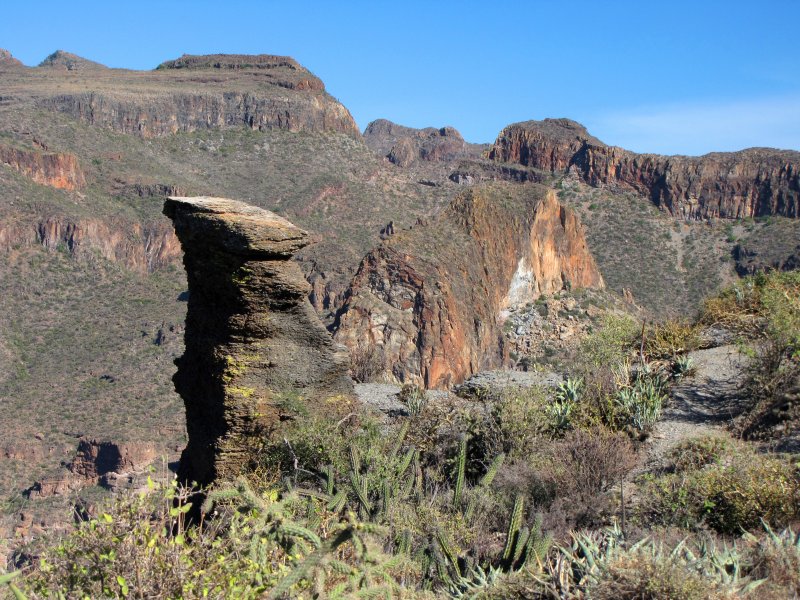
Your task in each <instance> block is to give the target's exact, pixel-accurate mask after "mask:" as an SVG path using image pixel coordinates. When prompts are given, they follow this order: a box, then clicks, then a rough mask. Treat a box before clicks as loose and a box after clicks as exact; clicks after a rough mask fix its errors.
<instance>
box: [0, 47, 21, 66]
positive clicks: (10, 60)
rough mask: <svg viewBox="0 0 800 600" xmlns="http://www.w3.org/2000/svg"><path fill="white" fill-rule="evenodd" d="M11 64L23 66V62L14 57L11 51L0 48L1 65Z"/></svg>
mask: <svg viewBox="0 0 800 600" xmlns="http://www.w3.org/2000/svg"><path fill="white" fill-rule="evenodd" d="M9 65H15V66H22V63H21V62H20V61H18V60H17V59H16V58H14V57H13V56H12V55H11V52H9V51H8V50H3V49H2V48H0V66H9Z"/></svg>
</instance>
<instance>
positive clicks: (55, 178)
mask: <svg viewBox="0 0 800 600" xmlns="http://www.w3.org/2000/svg"><path fill="white" fill-rule="evenodd" d="M0 163H2V164H5V165H8V166H9V167H11V168H12V169H14V170H16V171H19V172H20V173H22V174H23V175H25V176H26V177H29V178H30V179H32V180H33V181H35V182H36V183H40V184H42V185H49V186H50V187H54V188H58V189H63V190H77V189H80V188H82V187H84V186H85V185H86V178H85V176H84V174H83V171H82V170H81V167H80V165H79V164H78V159H77V158H76V157H75V156H74V155H72V154H59V153H57V152H38V151H36V150H22V149H20V148H12V147H9V146H2V145H0Z"/></svg>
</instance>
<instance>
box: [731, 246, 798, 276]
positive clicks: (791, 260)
mask: <svg viewBox="0 0 800 600" xmlns="http://www.w3.org/2000/svg"><path fill="white" fill-rule="evenodd" d="M733 259H734V260H735V261H736V273H738V275H739V276H740V277H745V276H747V275H755V274H756V273H759V272H768V271H796V270H798V269H800V244H797V246H795V248H794V249H793V250H792V251H790V252H788V253H787V254H777V255H776V254H775V253H774V252H763V253H762V252H760V249H759V248H755V247H749V246H745V245H742V244H736V246H734V248H733Z"/></svg>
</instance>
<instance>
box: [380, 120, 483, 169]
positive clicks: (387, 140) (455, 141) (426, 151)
mask: <svg viewBox="0 0 800 600" xmlns="http://www.w3.org/2000/svg"><path fill="white" fill-rule="evenodd" d="M364 141H365V142H366V144H367V146H368V147H369V148H370V149H371V150H372V151H373V152H375V153H376V154H378V155H379V156H384V157H386V158H388V159H389V160H390V161H391V162H393V163H394V164H396V165H397V166H399V167H408V166H411V165H412V164H414V163H415V162H417V161H428V162H450V161H453V160H457V159H459V158H465V157H468V156H474V157H477V156H480V153H481V150H482V147H481V146H479V145H477V144H469V143H467V142H465V141H464V138H463V137H461V134H460V133H459V132H458V131H457V130H456V129H455V128H453V127H440V128H438V129H437V128H435V127H426V128H424V129H414V128H412V127H404V126H403V125H398V124H396V123H392V122H391V121H387V120H386V119H378V120H377V121H373V122H372V123H370V124H369V125H367V128H366V129H365V130H364Z"/></svg>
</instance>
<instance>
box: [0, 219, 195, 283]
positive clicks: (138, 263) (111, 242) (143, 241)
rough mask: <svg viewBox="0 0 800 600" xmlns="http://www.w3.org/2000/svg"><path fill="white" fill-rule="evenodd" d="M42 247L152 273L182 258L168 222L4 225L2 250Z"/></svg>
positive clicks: (65, 221) (67, 221) (52, 221)
mask: <svg viewBox="0 0 800 600" xmlns="http://www.w3.org/2000/svg"><path fill="white" fill-rule="evenodd" d="M34 244H41V245H42V246H44V247H45V248H47V249H48V250H53V251H55V250H58V249H64V250H66V251H68V252H69V253H70V254H71V255H73V256H74V257H75V258H77V259H78V260H84V259H91V258H92V257H93V256H95V255H99V256H101V257H102V258H104V259H106V260H108V261H110V262H112V263H116V264H120V265H122V266H124V267H125V268H127V269H130V270H131V271H137V272H139V273H150V272H153V271H155V270H156V269H159V268H161V267H164V266H166V265H168V264H173V263H175V261H176V260H177V259H178V258H179V257H180V256H181V248H180V244H179V243H178V239H177V238H176V237H175V234H174V232H173V231H172V229H171V228H170V226H169V224H168V223H164V222H162V221H151V222H145V223H139V222H130V221H124V220H111V221H108V220H104V219H94V218H74V217H67V216H63V215H48V216H42V217H39V218H37V219H35V220H34V221H28V222H24V223H19V222H3V223H0V251H2V252H6V253H7V252H11V251H12V250H13V249H14V248H19V247H25V246H32V245H34Z"/></svg>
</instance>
